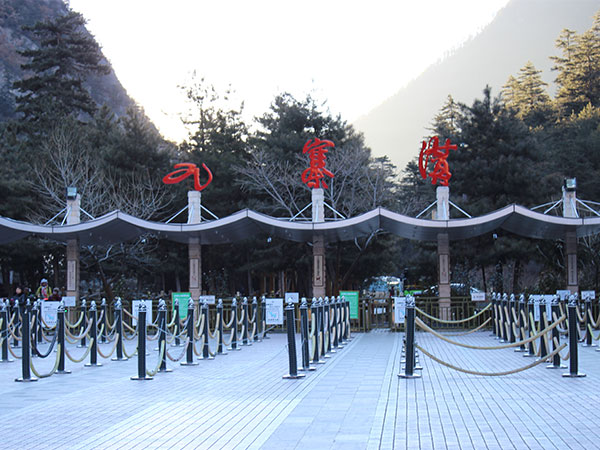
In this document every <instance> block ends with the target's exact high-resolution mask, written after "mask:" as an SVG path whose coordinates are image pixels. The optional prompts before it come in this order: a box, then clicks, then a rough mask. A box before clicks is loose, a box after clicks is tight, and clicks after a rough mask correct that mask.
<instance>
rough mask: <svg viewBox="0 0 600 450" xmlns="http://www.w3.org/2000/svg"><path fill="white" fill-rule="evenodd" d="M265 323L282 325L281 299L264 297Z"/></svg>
mask: <svg viewBox="0 0 600 450" xmlns="http://www.w3.org/2000/svg"><path fill="white" fill-rule="evenodd" d="M265 308H266V310H265V316H266V317H265V323H266V324H267V325H283V299H282V298H265Z"/></svg>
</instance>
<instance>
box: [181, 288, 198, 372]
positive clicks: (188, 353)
mask: <svg viewBox="0 0 600 450" xmlns="http://www.w3.org/2000/svg"><path fill="white" fill-rule="evenodd" d="M194 311H195V308H194V299H192V298H190V301H189V302H188V313H187V316H188V318H187V328H186V332H187V339H188V341H189V343H188V346H187V349H186V350H185V362H181V363H180V365H182V366H197V365H198V363H197V362H194V319H195V318H194Z"/></svg>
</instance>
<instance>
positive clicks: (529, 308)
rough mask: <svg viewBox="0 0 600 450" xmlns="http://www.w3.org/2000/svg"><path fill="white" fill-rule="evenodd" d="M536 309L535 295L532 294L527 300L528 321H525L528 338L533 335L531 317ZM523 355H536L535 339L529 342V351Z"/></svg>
mask: <svg viewBox="0 0 600 450" xmlns="http://www.w3.org/2000/svg"><path fill="white" fill-rule="evenodd" d="M534 311H535V305H534V301H533V297H532V296H531V295H530V296H529V300H528V301H527V321H526V323H525V332H526V333H527V339H529V338H530V337H532V336H533V333H532V329H531V317H532V316H533V313H534ZM523 356H526V357H530V356H535V351H534V350H533V341H530V342H529V343H528V344H527V351H526V352H525V353H524V354H523Z"/></svg>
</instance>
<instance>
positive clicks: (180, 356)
mask: <svg viewBox="0 0 600 450" xmlns="http://www.w3.org/2000/svg"><path fill="white" fill-rule="evenodd" d="M188 345H190V340H189V339H186V341H185V344H183V350H182V352H181V355H179V357H177V358H173V357H172V356H171V354H170V353H169V349H167V358H169V359H170V360H171V361H173V362H177V361H179V360H181V358H183V356H184V355H185V352H186V351H187V346H188Z"/></svg>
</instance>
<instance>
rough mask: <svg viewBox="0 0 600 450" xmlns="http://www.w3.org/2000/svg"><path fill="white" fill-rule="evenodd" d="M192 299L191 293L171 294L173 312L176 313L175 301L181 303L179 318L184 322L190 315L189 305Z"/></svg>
mask: <svg viewBox="0 0 600 450" xmlns="http://www.w3.org/2000/svg"><path fill="white" fill-rule="evenodd" d="M190 298H192V294H190V293H189V292H173V293H172V294H171V300H172V303H171V311H173V312H175V300H177V301H178V302H179V318H180V319H181V320H184V319H185V318H186V317H187V313H188V304H189V302H190Z"/></svg>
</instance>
